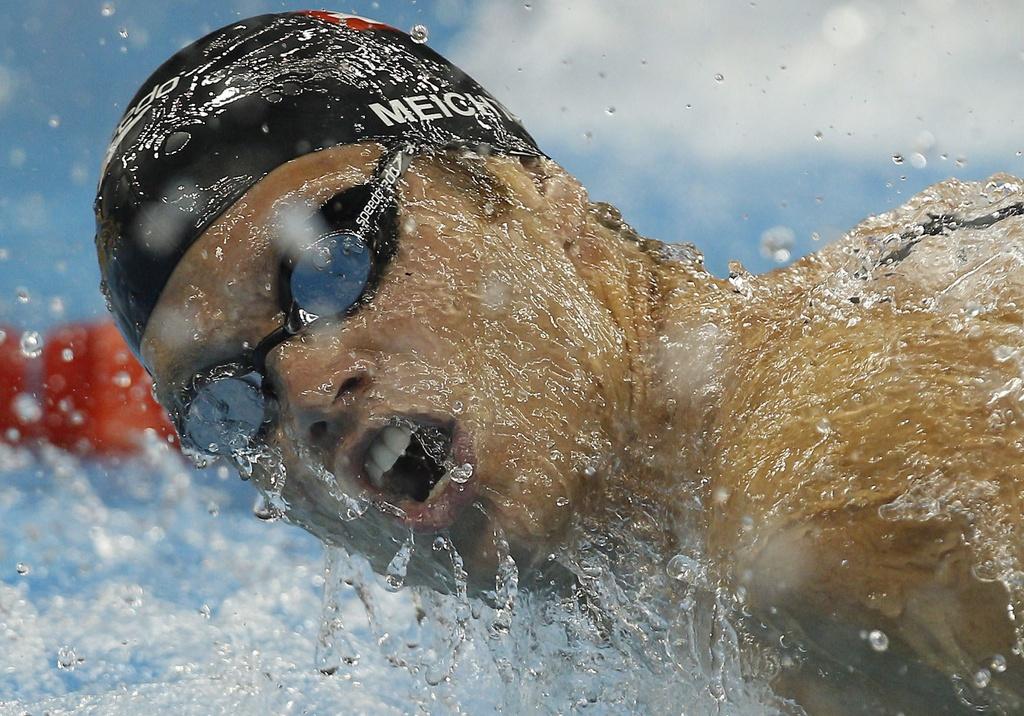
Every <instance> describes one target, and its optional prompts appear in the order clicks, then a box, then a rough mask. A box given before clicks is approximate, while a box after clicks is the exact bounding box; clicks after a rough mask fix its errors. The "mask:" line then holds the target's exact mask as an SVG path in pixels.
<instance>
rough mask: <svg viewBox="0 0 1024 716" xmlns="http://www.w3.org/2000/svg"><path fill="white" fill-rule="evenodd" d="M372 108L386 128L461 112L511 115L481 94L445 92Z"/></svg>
mask: <svg viewBox="0 0 1024 716" xmlns="http://www.w3.org/2000/svg"><path fill="white" fill-rule="evenodd" d="M370 110H371V111H372V112H373V113H374V114H375V115H377V118H378V119H379V120H380V121H381V122H383V123H384V126H385V127H394V126H395V125H396V124H409V123H410V122H429V121H431V120H434V119H443V118H445V117H453V116H455V115H459V116H462V117H473V116H475V115H491V116H495V117H500V116H502V115H504V116H506V117H508V118H509V119H511V117H510V116H509V114H508V112H507V111H505V109H504V107H502V106H501V105H500V104H498V103H497V102H495V101H494V100H492V99H491V98H489V97H484V96H482V95H472V94H462V93H459V92H446V93H445V94H443V95H437V94H431V95H412V96H410V97H401V98H399V99H392V100H389V101H388V103H387V104H383V103H380V102H374V103H372V104H370Z"/></svg>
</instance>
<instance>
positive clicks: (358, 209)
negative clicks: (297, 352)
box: [172, 145, 416, 458]
mask: <svg viewBox="0 0 1024 716" xmlns="http://www.w3.org/2000/svg"><path fill="white" fill-rule="evenodd" d="M415 153H416V148H415V147H414V146H413V145H403V146H401V147H399V148H397V149H394V150H392V151H391V152H390V153H388V154H386V155H385V156H384V158H383V159H382V161H381V162H380V163H379V164H378V167H377V170H376V172H375V173H374V177H373V178H372V179H371V181H370V182H369V183H367V184H364V185H362V186H358V187H354V188H352V189H350V190H347V191H345V192H342V193H341V194H339V195H337V196H336V197H334V198H333V199H331V200H330V201H328V202H327V204H325V205H324V206H323V207H322V208H321V209H320V218H321V219H323V225H325V226H326V228H327V230H326V231H325V232H324V233H323V234H321V235H319V236H318V237H317V238H316V239H315V240H314V241H313V242H312V243H310V244H308V245H306V246H302V247H300V249H299V250H298V251H288V252H286V253H285V258H284V260H283V262H282V265H281V271H280V272H279V281H280V296H281V305H282V308H283V309H284V311H285V321H284V323H283V324H282V325H281V326H279V327H278V328H277V329H275V330H274V331H273V332H272V333H270V335H268V336H266V337H265V338H263V339H262V340H261V341H260V342H259V343H258V344H257V345H256V346H255V348H252V349H251V350H248V351H246V353H245V354H244V355H243V356H242V357H241V358H239V359H237V360H233V361H230V362H227V363H219V364H217V365H214V366H211V367H208V368H206V369H204V370H202V371H200V372H199V373H198V374H196V375H195V376H194V377H193V379H192V381H191V382H190V383H189V385H188V386H186V388H185V389H183V390H182V391H181V392H180V393H179V395H178V396H177V399H176V401H175V402H176V404H175V405H174V406H173V409H172V416H173V418H174V422H175V427H176V428H177V430H178V435H179V436H180V438H181V445H182V449H183V450H184V451H185V452H186V453H189V454H192V455H193V456H195V457H199V458H215V457H226V456H232V455H235V454H238V453H240V452H242V451H245V450H246V449H248V448H249V447H250V446H252V445H253V444H254V442H256V441H257V440H258V438H259V436H260V434H261V432H263V431H264V430H265V429H266V426H267V425H268V424H269V423H271V422H272V421H273V417H274V413H275V408H276V404H277V401H276V399H275V397H274V395H273V391H272V390H271V389H270V388H269V386H268V385H267V382H266V381H265V375H266V359H267V355H268V354H269V353H270V351H272V350H273V349H274V348H276V347H277V346H279V345H280V344H281V343H283V342H284V341H286V340H288V339H289V338H291V337H292V336H294V335H296V334H297V333H298V332H299V331H301V330H303V329H304V328H306V327H307V326H309V325H310V324H311V323H313V322H314V321H318V320H332V319H340V318H343V317H345V316H348V315H351V314H352V313H354V312H355V311H356V310H357V309H358V308H359V306H360V305H363V304H365V303H367V302H368V301H369V300H370V298H371V297H372V291H373V288H374V286H375V284H376V279H377V277H378V275H379V272H380V270H381V269H382V268H383V266H384V265H386V263H387V261H388V259H390V258H391V255H393V253H394V251H395V237H396V226H395V198H396V197H395V192H396V189H395V188H396V185H397V183H398V180H399V179H400V178H401V176H402V174H403V173H404V172H405V170H406V168H407V167H408V165H409V162H410V161H411V159H412V157H413V156H414V154H415ZM364 197H365V199H364Z"/></svg>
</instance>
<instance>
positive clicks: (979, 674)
mask: <svg viewBox="0 0 1024 716" xmlns="http://www.w3.org/2000/svg"><path fill="white" fill-rule="evenodd" d="M990 683H992V672H991V671H989V670H988V669H984V668H982V669H978V670H977V671H976V672H975V673H974V685H975V686H977V687H978V688H979V689H984V688H985V687H986V686H988V685H989V684H990Z"/></svg>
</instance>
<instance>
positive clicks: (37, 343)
mask: <svg viewBox="0 0 1024 716" xmlns="http://www.w3.org/2000/svg"><path fill="white" fill-rule="evenodd" d="M21 352H22V355H24V356H25V357H26V358H38V357H39V356H40V355H41V354H42V352H43V337H42V336H41V335H39V333H38V332H37V331H25V332H24V333H22V334H21Z"/></svg>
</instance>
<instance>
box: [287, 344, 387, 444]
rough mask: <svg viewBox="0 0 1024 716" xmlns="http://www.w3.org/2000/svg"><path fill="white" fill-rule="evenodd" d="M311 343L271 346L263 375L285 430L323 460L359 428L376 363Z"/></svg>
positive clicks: (361, 355) (360, 353) (355, 353)
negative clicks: (265, 375) (273, 393)
mask: <svg viewBox="0 0 1024 716" xmlns="http://www.w3.org/2000/svg"><path fill="white" fill-rule="evenodd" d="M315 344H316V341H309V342H297V343H296V344H294V345H285V346H282V347H281V348H280V349H278V350H275V351H274V354H273V356H272V357H271V358H270V359H268V361H267V377H268V378H269V379H270V381H271V384H272V386H273V388H274V390H275V392H276V393H277V399H278V403H279V406H280V417H279V420H281V421H282V423H285V425H284V426H283V427H285V430H286V432H287V433H289V434H290V435H291V436H292V439H293V440H298V441H301V442H305V443H307V444H308V445H309V446H310V447H312V448H314V449H316V450H317V451H318V452H319V453H320V454H321V455H322V456H323V457H324V459H325V461H329V460H330V459H331V455H332V454H333V452H334V450H335V449H336V448H337V446H338V445H339V443H340V442H341V441H342V440H343V439H344V438H345V437H347V436H349V435H351V434H352V433H354V432H355V431H356V430H357V429H358V427H359V424H360V421H361V418H362V414H363V412H364V410H365V407H366V396H367V393H368V392H369V390H370V388H371V387H372V385H373V376H374V374H375V373H376V361H375V357H374V356H371V355H370V354H368V353H366V352H363V351H348V350H339V349H338V346H337V345H336V344H334V345H330V344H324V345H321V346H319V347H317V346H316V345H315Z"/></svg>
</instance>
